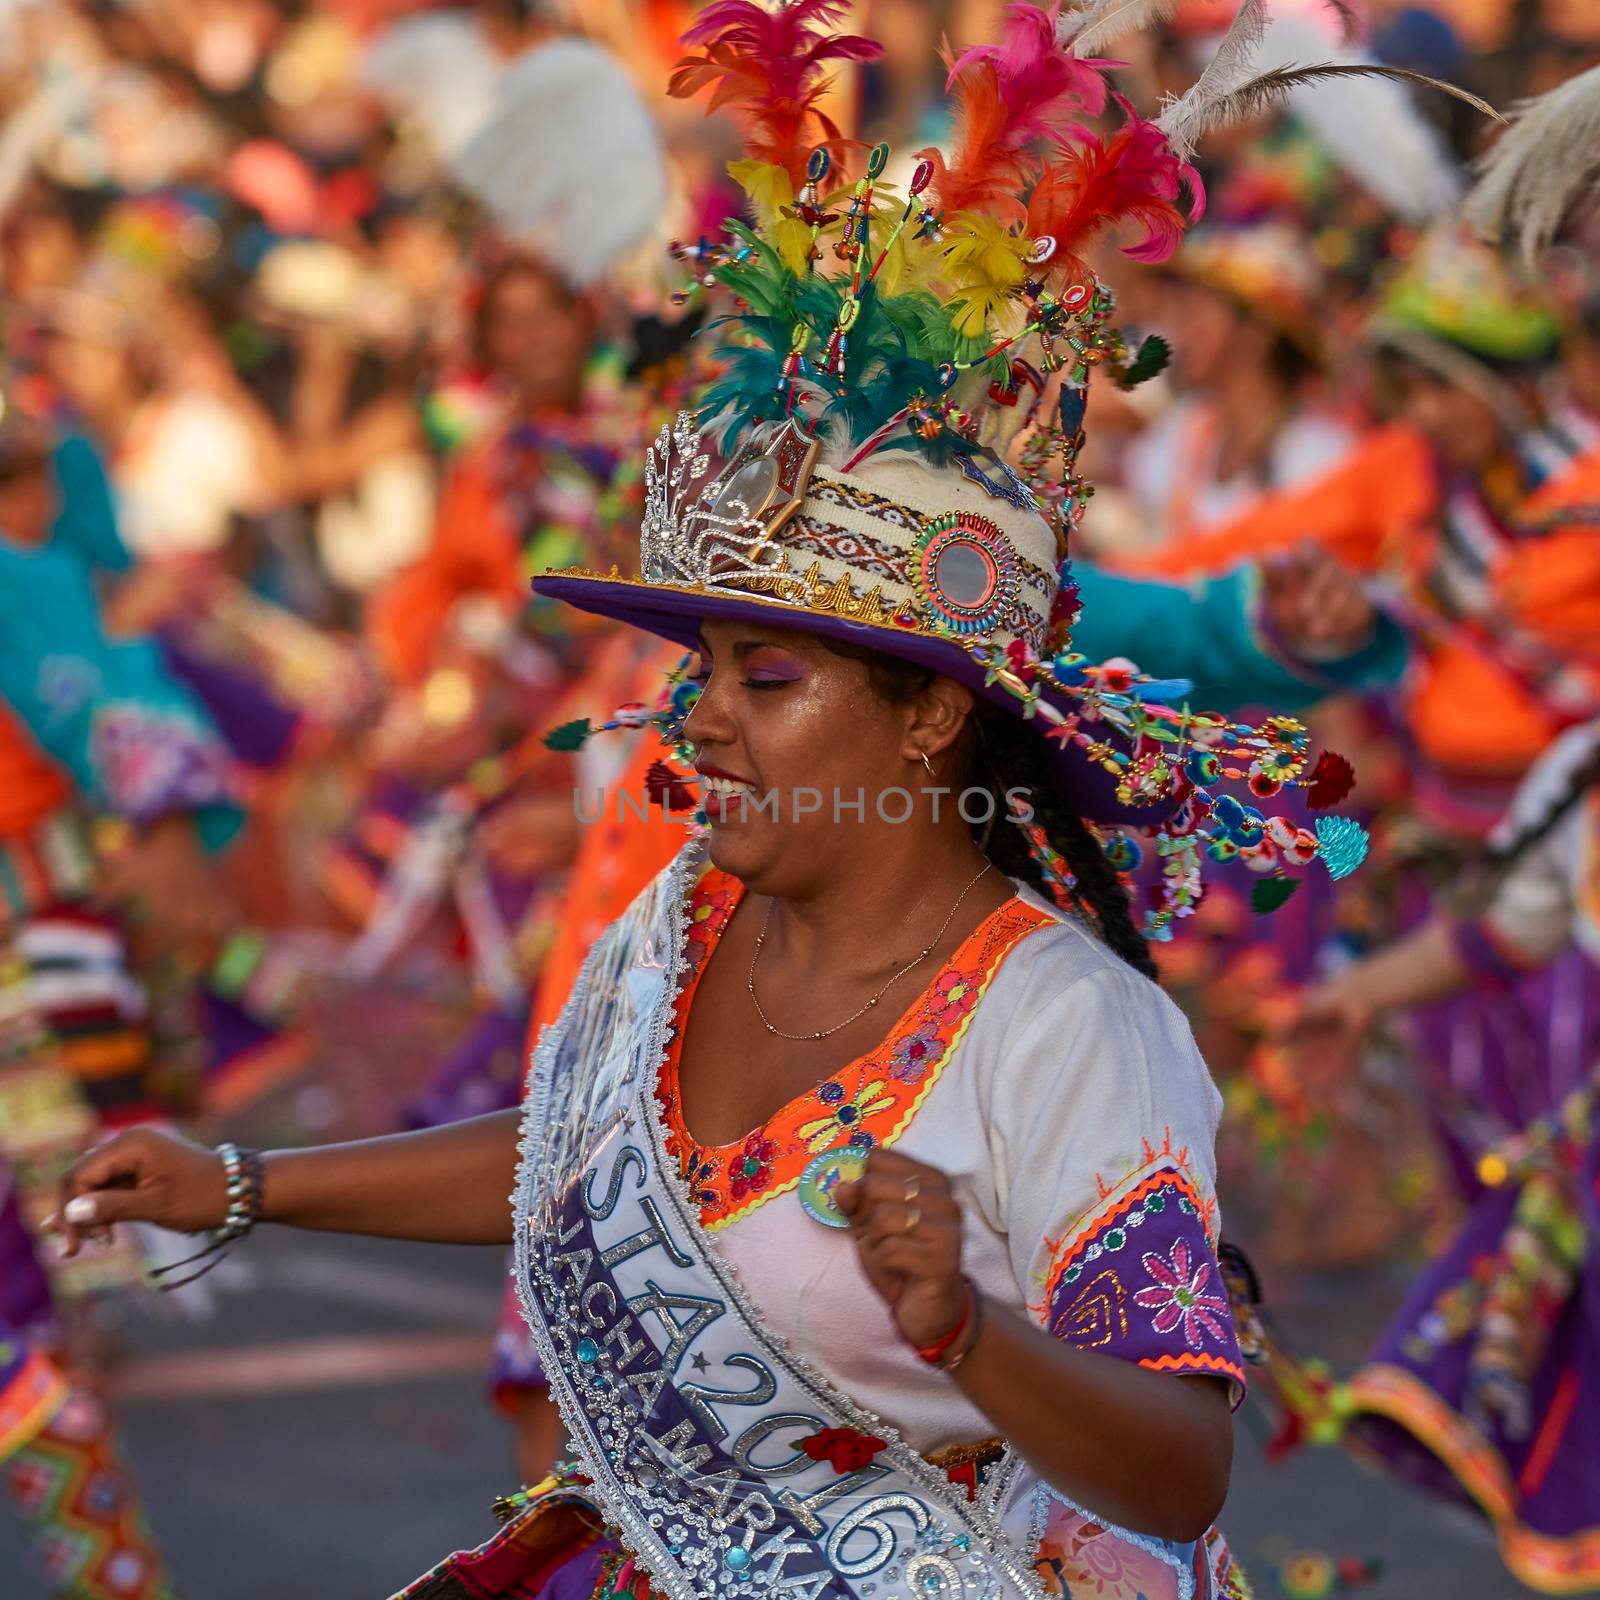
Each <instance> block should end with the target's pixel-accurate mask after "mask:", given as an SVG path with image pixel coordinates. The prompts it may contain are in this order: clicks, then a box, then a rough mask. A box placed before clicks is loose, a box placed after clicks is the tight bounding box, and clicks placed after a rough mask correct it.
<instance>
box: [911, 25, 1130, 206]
mask: <svg viewBox="0 0 1600 1600" xmlns="http://www.w3.org/2000/svg"><path fill="white" fill-rule="evenodd" d="M1060 10H1061V3H1060V0H1054V3H1053V4H1052V5H1051V6H1050V7H1049V9H1048V10H1045V9H1043V8H1041V7H1039V6H1036V5H1031V4H1029V3H1027V0H1017V3H1016V4H1013V5H1011V6H1009V7H1007V9H1006V16H1005V26H1004V29H1003V31H1002V33H1001V36H1000V43H999V44H997V45H979V46H976V47H975V48H973V49H971V50H967V51H964V52H963V53H962V54H961V55H960V56H958V57H956V59H955V60H954V61H952V62H951V63H950V76H949V79H948V80H947V82H946V84H945V90H946V92H947V93H948V94H950V95H951V99H952V112H953V118H954V123H955V132H954V137H953V139H952V141H951V142H952V146H953V150H954V154H953V155H952V157H951V159H950V160H949V161H948V162H946V161H945V160H944V158H943V156H941V154H940V153H939V152H938V151H937V150H923V151H920V152H919V157H920V158H921V159H925V160H928V161H931V162H932V163H933V169H934V177H933V193H934V195H935V197H936V198H937V200H938V203H939V206H940V209H941V210H943V211H944V212H945V213H946V215H953V214H954V213H956V212H958V211H985V212H988V213H989V214H990V215H991V216H997V217H1000V218H1002V219H1005V220H1014V221H1019V222H1020V221H1021V220H1022V217H1023V213H1024V207H1023V204H1022V201H1021V198H1020V195H1021V193H1022V192H1023V191H1025V190H1026V189H1027V188H1028V186H1029V184H1031V183H1032V182H1033V181H1034V179H1035V177H1036V176H1037V174H1038V172H1039V168H1040V166H1041V164H1042V163H1041V162H1040V160H1039V158H1038V156H1037V155H1036V154H1035V153H1034V150H1033V147H1034V146H1035V145H1036V144H1037V143H1038V142H1039V141H1040V140H1041V139H1044V138H1046V137H1048V136H1050V135H1059V134H1060V133H1061V132H1063V131H1064V130H1065V129H1066V128H1067V127H1068V125H1069V124H1070V122H1071V120H1072V119H1073V118H1074V117H1077V116H1085V115H1087V116H1096V115H1098V114H1099V112H1101V111H1102V110H1104V109H1105V103H1106V80H1105V77H1104V73H1103V69H1104V68H1105V67H1108V66H1114V65H1116V64H1117V63H1115V62H1104V61H1080V60H1078V58H1077V57H1076V56H1075V55H1073V53H1072V52H1071V50H1069V49H1066V48H1064V47H1063V46H1062V45H1060V44H1058V43H1057V42H1056V19H1057V16H1058V14H1059V12H1060Z"/></svg>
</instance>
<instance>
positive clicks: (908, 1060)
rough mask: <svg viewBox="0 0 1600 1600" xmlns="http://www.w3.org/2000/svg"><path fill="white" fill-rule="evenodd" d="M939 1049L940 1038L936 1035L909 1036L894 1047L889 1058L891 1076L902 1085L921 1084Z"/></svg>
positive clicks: (917, 1034) (930, 1033)
mask: <svg viewBox="0 0 1600 1600" xmlns="http://www.w3.org/2000/svg"><path fill="white" fill-rule="evenodd" d="M938 1047H939V1036H938V1034H936V1033H933V1032H927V1033H920V1032H919V1033H913V1034H908V1035H907V1036H906V1037H905V1038H904V1039H902V1040H901V1041H900V1042H899V1044H897V1045H896V1046H895V1047H894V1052H893V1054H892V1055H891V1056H890V1058H889V1076H890V1077H891V1078H897V1079H898V1080H899V1081H900V1082H901V1083H917V1082H920V1081H921V1078H922V1075H923V1073H925V1072H926V1071H927V1070H928V1065H929V1063H930V1062H931V1061H932V1060H933V1059H934V1056H935V1053H936V1051H937V1050H938Z"/></svg>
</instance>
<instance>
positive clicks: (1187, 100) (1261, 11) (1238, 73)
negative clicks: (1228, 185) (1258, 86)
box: [1156, 0, 1269, 161]
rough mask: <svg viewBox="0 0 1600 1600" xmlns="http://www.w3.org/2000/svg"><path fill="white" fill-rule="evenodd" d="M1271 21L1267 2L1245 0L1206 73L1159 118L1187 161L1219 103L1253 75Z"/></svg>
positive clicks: (1210, 123) (1173, 146) (1209, 125)
mask: <svg viewBox="0 0 1600 1600" xmlns="http://www.w3.org/2000/svg"><path fill="white" fill-rule="evenodd" d="M1268 20H1269V16H1268V12H1267V5H1266V0H1244V4H1243V5H1242V6H1240V7H1239V10H1238V13H1237V14H1236V15H1235V17H1234V19H1233V21H1232V23H1230V24H1229V27H1228V31H1227V32H1226V33H1225V34H1224V35H1223V36H1222V42H1221V43H1220V44H1219V45H1218V46H1217V49H1216V53H1215V54H1214V55H1213V56H1212V57H1211V60H1210V61H1208V62H1207V63H1206V69H1205V71H1204V72H1202V73H1201V74H1200V76H1199V77H1198V78H1196V79H1195V81H1194V82H1193V83H1192V84H1191V85H1190V86H1189V88H1188V89H1187V90H1186V91H1185V92H1184V93H1183V94H1182V95H1181V96H1180V97H1178V98H1177V99H1175V100H1172V101H1169V102H1168V104H1167V105H1166V106H1164V107H1163V108H1162V111H1161V115H1160V116H1159V117H1157V118H1156V126H1157V127H1158V128H1160V129H1161V131H1162V132H1163V133H1164V134H1165V135H1166V136H1167V143H1168V144H1170V145H1171V146H1172V148H1173V150H1174V151H1176V152H1177V154H1178V155H1179V156H1180V157H1182V158H1183V159H1184V160H1185V161H1187V160H1188V159H1189V158H1190V157H1191V156H1193V154H1194V147H1195V144H1196V143H1197V142H1198V140H1199V138H1200V134H1201V133H1202V132H1204V131H1205V129H1206V128H1208V127H1211V126H1214V124H1213V123H1212V121H1211V117H1212V115H1213V108H1214V107H1215V105H1216V104H1217V102H1218V101H1219V100H1220V99H1221V98H1223V97H1224V96H1226V95H1227V94H1229V93H1230V92H1231V91H1233V90H1234V89H1237V88H1238V87H1239V85H1240V84H1241V83H1243V82H1244V81H1245V79H1246V78H1247V77H1248V76H1249V75H1250V72H1251V71H1252V69H1253V67H1254V64H1255V58H1256V53H1257V52H1258V51H1259V50H1260V48H1261V41H1262V39H1263V38H1265V37H1266V32H1267V22H1268Z"/></svg>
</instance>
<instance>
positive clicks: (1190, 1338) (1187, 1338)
mask: <svg viewBox="0 0 1600 1600" xmlns="http://www.w3.org/2000/svg"><path fill="white" fill-rule="evenodd" d="M1191 1265H1193V1266H1194V1270H1193V1271H1192V1272H1191V1271H1190V1267H1191ZM1144 1270H1145V1271H1146V1272H1148V1273H1149V1274H1150V1276H1151V1277H1152V1278H1154V1279H1155V1280H1156V1283H1157V1285H1159V1287H1157V1288H1154V1289H1141V1290H1140V1291H1139V1292H1138V1294H1136V1295H1135V1296H1134V1297H1133V1301H1134V1304H1135V1305H1139V1306H1143V1307H1144V1308H1145V1310H1146V1311H1154V1312H1155V1314H1156V1315H1155V1319H1154V1322H1153V1324H1152V1325H1153V1326H1154V1328H1155V1330H1156V1332H1157V1333H1170V1332H1171V1331H1172V1330H1173V1329H1174V1328H1176V1327H1178V1326H1180V1325H1181V1326H1182V1328H1183V1341H1184V1343H1185V1344H1187V1345H1188V1346H1189V1348H1190V1349H1191V1350H1198V1349H1200V1348H1201V1346H1202V1344H1203V1343H1204V1341H1203V1340H1202V1338H1201V1330H1202V1329H1203V1330H1204V1331H1205V1332H1206V1333H1209V1334H1210V1335H1211V1337H1212V1338H1213V1339H1216V1340H1219V1341H1220V1340H1222V1339H1224V1338H1225V1337H1226V1334H1225V1333H1224V1332H1223V1326H1222V1323H1220V1322H1218V1321H1217V1314H1219V1313H1220V1315H1221V1316H1223V1317H1224V1318H1226V1317H1227V1315H1228V1302H1227V1299H1226V1298H1225V1297H1224V1296H1222V1295H1216V1294H1207V1293H1206V1292H1205V1287H1206V1285H1207V1284H1208V1283H1209V1282H1210V1281H1211V1263H1210V1262H1209V1261H1201V1262H1199V1263H1198V1264H1193V1263H1191V1261H1190V1259H1189V1247H1188V1245H1186V1244H1185V1243H1184V1242H1183V1240H1182V1239H1180V1240H1178V1242H1177V1243H1176V1244H1175V1245H1173V1247H1172V1254H1171V1255H1170V1256H1167V1257H1162V1256H1158V1255H1157V1254H1155V1252H1154V1251H1152V1252H1151V1253H1150V1254H1149V1255H1147V1256H1146V1257H1145V1258H1144Z"/></svg>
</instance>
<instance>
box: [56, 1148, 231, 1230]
mask: <svg viewBox="0 0 1600 1600" xmlns="http://www.w3.org/2000/svg"><path fill="white" fill-rule="evenodd" d="M227 1212H228V1197H227V1184H226V1180H225V1179H224V1177H223V1171H222V1158H221V1157H220V1156H219V1155H218V1154H217V1152H216V1151H215V1150H212V1149H208V1148H207V1147H206V1146H205V1145H201V1144H195V1143H193V1142H192V1141H190V1140H188V1139H182V1138H180V1137H179V1136H178V1135H177V1134H175V1133H166V1132H163V1131H161V1130H159V1129H156V1128H133V1129H130V1130H129V1131H128V1132H127V1133H119V1134H118V1135H117V1137H116V1138H114V1139H112V1140H110V1141H109V1142H108V1143H106V1144H103V1145H101V1146H100V1148H99V1149H98V1150H91V1151H90V1152H89V1154H88V1155H86V1156H84V1157H83V1158H82V1159H81V1160H79V1161H77V1162H75V1163H74V1164H73V1166H72V1168H71V1170H70V1171H68V1173H67V1175H66V1176H65V1177H64V1178H63V1179H62V1180H61V1209H60V1210H59V1211H58V1212H57V1213H56V1215H55V1216H53V1217H52V1218H50V1219H49V1221H48V1223H47V1224H46V1226H47V1227H48V1228H49V1229H50V1230H51V1231H52V1232H54V1233H58V1234H60V1236H61V1240H62V1253H63V1254H64V1255H68V1256H75V1255H76V1254H77V1253H78V1251H79V1249H80V1248H81V1246H82V1244H83V1241H84V1239H85V1238H86V1237H90V1236H93V1235H95V1234H97V1233H99V1232H100V1231H101V1230H102V1229H105V1228H109V1227H110V1226H111V1225H112V1224H113V1223H117V1222H154V1223H157V1224H159V1225H160V1226H161V1227H163V1228H172V1229H174V1230H175V1231H177V1232H179V1233H199V1232H201V1231H202V1230H203V1229H206V1228H220V1227H221V1226H222V1223H223V1219H224V1218H225V1217H226V1216H227Z"/></svg>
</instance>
